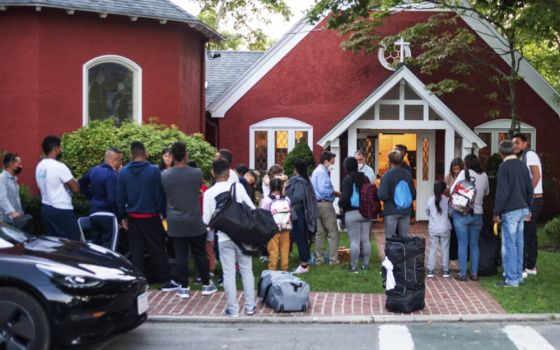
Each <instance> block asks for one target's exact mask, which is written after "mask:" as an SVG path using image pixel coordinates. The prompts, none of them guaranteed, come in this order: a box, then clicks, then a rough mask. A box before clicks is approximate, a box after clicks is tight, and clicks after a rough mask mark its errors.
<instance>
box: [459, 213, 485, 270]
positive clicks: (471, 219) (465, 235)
mask: <svg viewBox="0 0 560 350" xmlns="http://www.w3.org/2000/svg"><path fill="white" fill-rule="evenodd" d="M453 227H454V228H455V232H456V233H457V242H458V244H459V248H458V257H459V273H460V274H461V276H466V275H467V248H468V249H470V253H471V275H477V274H478V257H479V250H478V239H479V238H480V231H481V230H482V215H481V214H474V215H469V214H467V215H461V214H459V213H457V212H453Z"/></svg>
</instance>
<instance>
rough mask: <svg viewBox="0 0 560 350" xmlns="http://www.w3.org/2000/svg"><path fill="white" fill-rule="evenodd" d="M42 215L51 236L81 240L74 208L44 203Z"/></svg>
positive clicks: (46, 229)
mask: <svg viewBox="0 0 560 350" xmlns="http://www.w3.org/2000/svg"><path fill="white" fill-rule="evenodd" d="M41 217H42V219H43V224H44V225H45V232H46V233H47V235H49V236H55V237H61V238H68V239H73V240H75V241H79V240H80V228H79V227H78V220H77V219H76V215H75V214H74V210H72V209H58V208H55V207H51V206H50V205H45V204H43V205H42V207H41Z"/></svg>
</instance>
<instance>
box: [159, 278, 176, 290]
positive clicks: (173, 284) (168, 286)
mask: <svg viewBox="0 0 560 350" xmlns="http://www.w3.org/2000/svg"><path fill="white" fill-rule="evenodd" d="M179 287H180V286H179V285H178V284H177V282H175V281H173V280H169V281H167V282H165V283H164V284H162V285H161V288H160V289H159V290H161V291H162V292H173V291H175V290H177V289H179Z"/></svg>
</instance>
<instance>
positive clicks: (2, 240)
mask: <svg viewBox="0 0 560 350" xmlns="http://www.w3.org/2000/svg"><path fill="white" fill-rule="evenodd" d="M30 237H31V236H29V235H28V234H26V233H24V232H22V231H20V230H18V229H17V228H15V227H13V226H10V225H8V224H5V223H2V222H0V248H7V247H9V246H10V243H23V242H25V241H27V240H28V239H29V238H30Z"/></svg>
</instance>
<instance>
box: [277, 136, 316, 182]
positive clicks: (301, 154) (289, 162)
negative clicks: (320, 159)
mask: <svg viewBox="0 0 560 350" xmlns="http://www.w3.org/2000/svg"><path fill="white" fill-rule="evenodd" d="M297 159H303V160H305V161H306V162H307V164H309V166H308V171H309V174H311V172H312V171H313V169H315V157H314V156H313V151H311V149H310V148H309V145H308V144H307V140H305V139H303V138H302V139H300V140H299V142H298V143H297V144H296V145H295V146H294V148H293V149H292V150H291V151H290V152H289V153H288V154H287V155H286V159H285V160H284V165H283V166H284V174H286V175H288V176H292V175H293V174H294V162H295V161H296V160H297Z"/></svg>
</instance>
